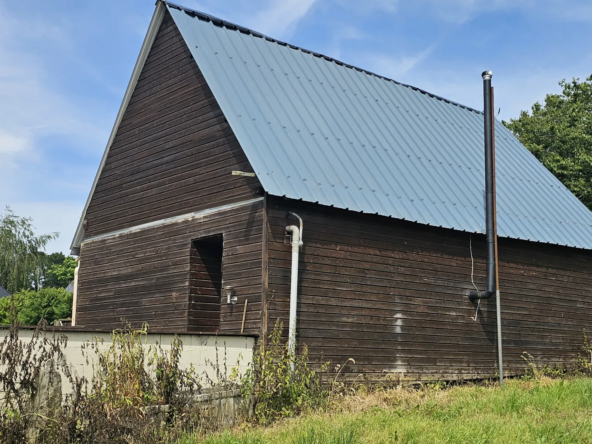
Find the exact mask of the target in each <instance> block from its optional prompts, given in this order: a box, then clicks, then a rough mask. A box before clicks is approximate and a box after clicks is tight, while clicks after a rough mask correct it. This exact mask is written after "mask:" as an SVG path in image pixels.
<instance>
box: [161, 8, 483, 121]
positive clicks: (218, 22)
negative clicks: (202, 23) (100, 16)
mask: <svg viewBox="0 0 592 444" xmlns="http://www.w3.org/2000/svg"><path fill="white" fill-rule="evenodd" d="M160 1H162V2H163V3H165V4H166V5H167V6H168V7H169V8H174V9H177V10H179V11H184V12H185V13H186V14H189V15H191V16H193V17H197V18H199V19H201V20H206V21H209V22H212V23H213V24H214V25H217V26H223V27H225V28H228V29H232V30H235V31H239V32H242V33H245V34H249V35H252V36H254V37H259V38H262V39H265V40H267V41H269V42H272V43H277V44H278V45H282V46H287V47H289V48H291V49H294V50H298V51H302V52H304V53H305V54H311V55H313V56H315V57H319V58H322V59H325V60H326V61H328V62H333V63H335V64H337V65H340V66H344V67H346V68H350V69H355V70H356V71H360V72H363V73H364V74H367V75H369V76H373V77H377V78H379V79H383V80H387V81H389V82H393V83H395V84H397V85H400V86H403V87H405V88H409V89H412V90H414V91H417V92H419V93H421V94H425V95H427V96H429V97H431V98H433V99H436V100H442V101H444V102H446V103H449V104H451V105H454V106H458V107H459V108H464V109H466V110H468V111H472V112H474V113H477V114H483V111H479V110H477V109H474V108H471V107H470V106H467V105H463V104H462V103H458V102H455V101H453V100H450V99H447V98H445V97H442V96H438V95H436V94H433V93H431V92H429V91H426V90H424V89H421V88H418V87H416V86H413V85H408V84H406V83H401V82H397V81H396V80H393V79H391V78H389V77H385V76H381V75H380V74H376V73H374V72H372V71H368V70H367V69H363V68H360V67H358V66H354V65H350V64H349V63H345V62H342V61H341V60H337V59H334V58H333V57H329V56H327V55H324V54H320V53H318V52H315V51H311V50H309V49H305V48H302V47H300V46H296V45H292V44H291V43H286V42H284V41H282V40H278V39H274V38H273V37H269V36H267V35H265V34H262V33H260V32H258V31H254V30H252V29H250V28H246V27H244V26H241V25H237V24H236V23H232V22H228V21H226V20H224V19H221V18H218V17H215V16H213V15H210V14H206V13H205V12H200V11H196V10H195V9H191V8H186V7H185V6H181V5H178V4H176V3H173V2H169V1H167V0H160Z"/></svg>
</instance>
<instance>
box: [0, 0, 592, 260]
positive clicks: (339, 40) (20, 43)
mask: <svg viewBox="0 0 592 444" xmlns="http://www.w3.org/2000/svg"><path fill="white" fill-rule="evenodd" d="M179 3H181V4H183V5H185V6H188V7H191V8H194V9H198V10H200V11H204V12H207V13H210V14H213V15H216V16H219V17H221V18H224V19H226V20H228V21H232V22H235V23H238V24H241V25H243V26H247V27H250V28H253V29H255V30H257V31H260V32H263V33H265V34H268V35H270V36H272V37H275V38H278V39H281V40H285V41H288V42H290V43H293V44H296V45H299V46H302V47H305V48H307V49H311V50H313V51H316V52H320V53H323V54H326V55H329V56H331V57H334V58H338V59H341V60H343V61H344V62H347V63H350V64H353V65H357V66H360V67H362V68H365V69H368V70H370V71H374V72H376V73H378V74H382V75H385V76H387V77H391V78H394V79H395V80H398V81H401V82H404V83H408V84H412V85H414V86H418V87H420V88H423V89H426V90H428V91H430V92H433V93H435V94H438V95H441V96H444V97H446V98H449V99H451V100H454V101H456V102H460V103H463V104H466V105H469V106H472V107H474V108H477V109H481V101H482V96H481V88H482V84H481V77H480V74H481V72H482V71H483V70H485V69H490V70H492V71H493V72H494V78H493V84H494V86H495V88H496V107H499V108H501V112H500V115H499V118H501V119H506V120H507V119H510V118H512V117H517V116H518V114H519V112H520V111H521V110H525V109H529V108H530V106H531V105H532V104H533V103H534V102H536V101H542V100H543V99H544V97H545V94H546V93H551V92H559V91H560V89H559V87H558V85H557V82H558V81H559V80H561V79H563V78H568V79H569V78H571V77H580V78H582V79H583V78H584V77H587V76H589V75H590V74H592V46H591V45H590V42H592V2H591V1H589V0H563V1H561V0H490V1H478V0H365V1H363V2H362V1H355V0H232V1H229V0H228V1H224V0H179ZM153 11H154V1H153V0H121V1H113V2H112V1H79V0H52V1H51V2H45V1H38V0H37V1H33V0H20V1H14V0H12V1H6V0H0V177H1V179H0V180H1V181H0V207H1V208H4V207H5V206H6V205H10V206H11V207H12V208H13V209H14V210H15V212H16V213H17V214H19V215H23V216H31V217H33V219H34V224H35V226H36V227H37V229H38V231H39V232H44V233H47V232H60V233H61V236H60V237H59V239H58V240H56V241H54V242H53V243H52V244H50V245H49V246H48V251H63V252H65V253H66V252H68V251H69V245H70V241H71V239H72V236H73V234H74V230H75V228H76V225H77V223H78V219H79V217H80V214H81V212H82V209H83V207H84V203H85V201H86V198H87V196H88V192H89V190H90V187H91V184H92V181H93V179H94V176H95V174H96V170H97V168H98V166H99V163H100V159H101V156H102V154H103V151H104V149H105V145H106V143H107V139H108V137H109V133H110V131H111V127H112V125H113V122H114V120H115V116H116V114H117V111H118V109H119V106H120V103H121V100H122V98H123V94H124V92H125V88H126V86H127V83H128V81H129V77H130V75H131V72H132V69H133V66H134V63H135V61H136V58H137V55H138V52H139V50H140V46H141V44H142V40H143V38H144V35H145V32H146V30H147V28H148V24H149V22H150V18H151V16H152V13H153Z"/></svg>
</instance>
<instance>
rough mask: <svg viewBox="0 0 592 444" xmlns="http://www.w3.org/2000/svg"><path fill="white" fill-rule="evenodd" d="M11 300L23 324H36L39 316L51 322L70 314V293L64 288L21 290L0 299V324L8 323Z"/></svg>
mask: <svg viewBox="0 0 592 444" xmlns="http://www.w3.org/2000/svg"><path fill="white" fill-rule="evenodd" d="M13 301H14V305H15V308H16V314H17V319H18V321H19V322H20V323H21V324H23V325H37V323H39V321H40V320H41V318H44V319H45V320H46V321H47V322H48V323H49V324H52V323H53V322H54V321H55V320H56V319H63V318H68V317H70V316H72V293H69V292H67V291H66V290H65V289H63V288H41V289H40V290H39V291H33V290H22V291H19V292H17V293H15V294H13V295H12V296H10V297H6V298H2V299H0V324H10V321H11V305H12V302H13Z"/></svg>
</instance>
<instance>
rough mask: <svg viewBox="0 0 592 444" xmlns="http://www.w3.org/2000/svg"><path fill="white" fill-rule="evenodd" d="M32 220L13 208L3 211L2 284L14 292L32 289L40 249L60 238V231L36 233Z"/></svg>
mask: <svg viewBox="0 0 592 444" xmlns="http://www.w3.org/2000/svg"><path fill="white" fill-rule="evenodd" d="M31 222H32V219H31V218H26V217H19V216H17V215H15V214H14V212H13V211H12V210H11V209H10V207H6V210H5V212H4V213H3V214H0V285H2V286H3V287H4V288H6V289H7V290H8V291H9V292H11V293H15V292H17V291H19V290H22V289H26V288H31V285H32V283H33V282H32V279H31V277H32V276H34V273H35V269H36V267H37V264H38V262H39V253H40V252H41V251H40V250H42V249H43V248H45V246H46V245H47V243H48V242H49V241H50V240H52V239H56V238H57V237H58V233H52V234H42V235H39V236H37V235H35V232H34V231H33V225H32V223H31Z"/></svg>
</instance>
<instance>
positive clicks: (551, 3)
mask: <svg viewBox="0 0 592 444" xmlns="http://www.w3.org/2000/svg"><path fill="white" fill-rule="evenodd" d="M403 2H404V5H405V7H406V8H408V9H411V10H415V11H416V12H420V13H421V14H428V15H432V16H437V17H439V18H440V19H442V20H445V21H448V22H452V23H457V24H462V23H465V22H467V21H469V20H471V19H473V18H475V17H477V16H479V15H481V14H486V13H490V12H495V11H509V10H521V11H523V12H525V13H528V14H529V15H531V16H538V17H545V18H547V19H549V18H550V19H553V20H565V21H580V22H581V21H583V22H589V21H592V4H591V3H590V1H589V0H564V1H561V2H559V1H557V0H489V1H483V0H403ZM403 2H402V5H403Z"/></svg>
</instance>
